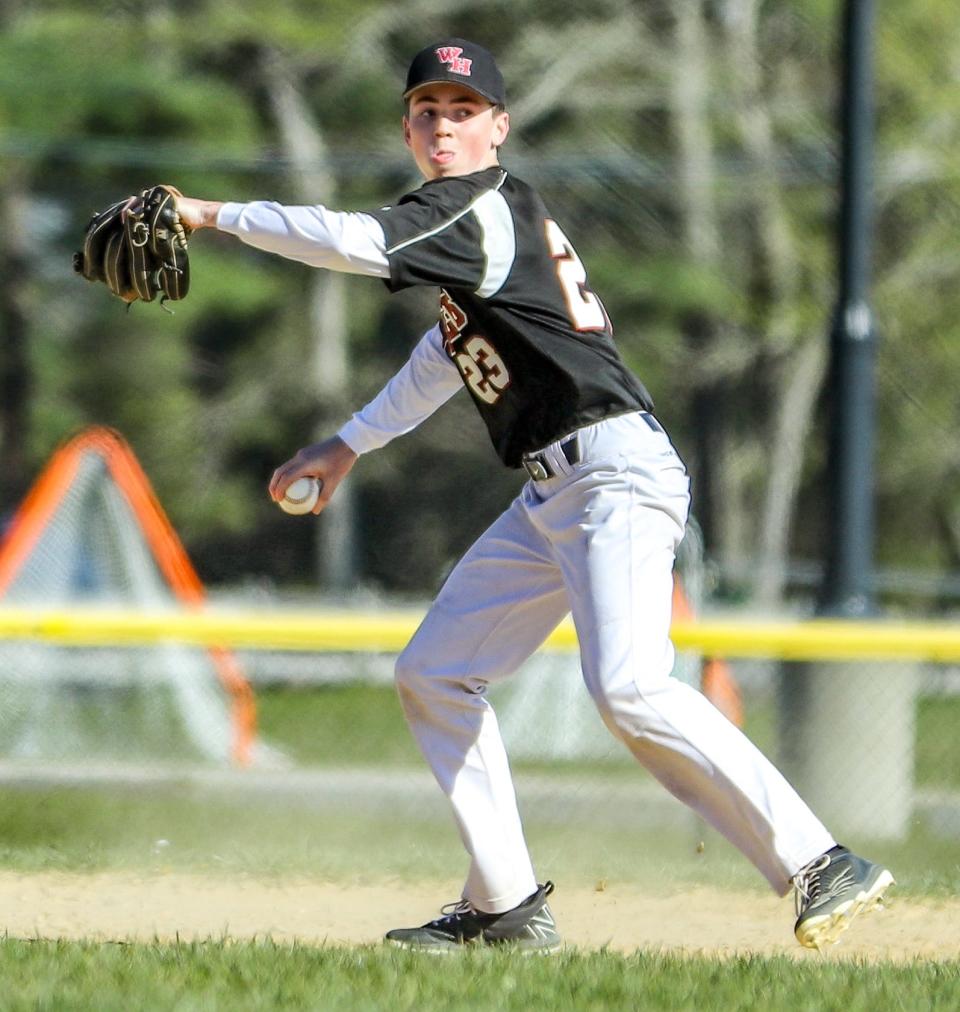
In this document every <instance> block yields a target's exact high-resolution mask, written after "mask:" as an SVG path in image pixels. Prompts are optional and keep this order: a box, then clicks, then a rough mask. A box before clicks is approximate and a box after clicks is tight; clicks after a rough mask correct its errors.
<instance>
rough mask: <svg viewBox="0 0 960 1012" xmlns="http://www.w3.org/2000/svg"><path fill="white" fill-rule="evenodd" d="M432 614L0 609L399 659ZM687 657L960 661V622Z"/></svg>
mask: <svg viewBox="0 0 960 1012" xmlns="http://www.w3.org/2000/svg"><path fill="white" fill-rule="evenodd" d="M421 617H422V612H418V611H392V612H359V611H333V610H316V611H308V612H287V611H277V612H269V611H267V612H264V611H257V612H244V611H230V612H218V611H216V610H213V609H208V610H201V611H195V612H194V611H190V612H184V611H156V612H140V611H122V610H106V609H99V608H97V609H92V608H85V609H80V608H72V609H70V610H69V611H64V610H55V609H36V608H0V639H19V640H39V641H44V642H49V643H55V644H61V645H74V646H136V645H142V644H150V643H159V642H164V641H173V642H179V643H188V644H196V645H200V646H225V647H232V648H234V649H238V650H239V649H254V650H298V651H332V652H353V651H356V652H367V653H376V652H384V653H395V652H397V651H399V650H400V649H402V647H403V646H404V644H405V643H406V642H407V640H408V639H409V638H410V636H411V635H412V634H413V632H414V630H415V629H416V627H417V625H418V623H419V621H420V619H421ZM672 632H673V640H674V643H675V644H676V646H677V648H678V649H679V650H687V651H692V652H695V653H700V654H704V655H706V656H714V657H779V658H783V659H787V660H844V659H850V660H870V659H877V660H883V659H896V658H910V659H917V660H929V661H937V662H949V661H960V623H957V624H955V625H954V624H950V623H935V622H892V621H887V620H881V619H877V620H872V621H848V620H840V619H811V620H806V621H794V622H785V621H763V620H760V619H736V620H733V619H730V620H728V619H724V620H701V621H696V622H676V623H675V624H674V626H673V631H672ZM576 646H577V639H576V633H575V631H574V629H573V625H572V624H571V623H570V622H569V621H566V622H564V623H562V624H561V625H560V626H559V627H558V628H557V629H556V631H555V632H554V633H553V635H552V636H550V638H549V639H548V640H547V642H546V644H545V645H544V647H545V649H547V650H554V651H570V650H575V649H576Z"/></svg>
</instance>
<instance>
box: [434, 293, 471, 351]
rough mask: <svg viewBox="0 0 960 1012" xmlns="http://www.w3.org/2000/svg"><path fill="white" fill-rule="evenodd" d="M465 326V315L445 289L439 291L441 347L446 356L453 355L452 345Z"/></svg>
mask: <svg viewBox="0 0 960 1012" xmlns="http://www.w3.org/2000/svg"><path fill="white" fill-rule="evenodd" d="M466 325H467V314H466V313H465V312H464V311H463V310H462V309H461V308H460V307H459V306H458V305H457V304H456V303H455V302H454V301H453V299H451V298H450V293H449V292H448V291H446V289H443V288H441V289H440V329H441V330H442V331H443V347H444V350H445V351H446V353H447V354H448V355H452V354H453V345H454V343H455V342H456V340H457V338H458V337H459V336H460V335H461V334H462V333H463V328H464V327H465V326H466Z"/></svg>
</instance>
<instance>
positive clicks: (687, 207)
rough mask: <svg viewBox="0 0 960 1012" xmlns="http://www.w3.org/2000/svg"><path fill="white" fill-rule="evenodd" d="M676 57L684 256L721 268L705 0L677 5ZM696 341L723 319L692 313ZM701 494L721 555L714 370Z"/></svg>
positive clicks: (725, 446)
mask: <svg viewBox="0 0 960 1012" xmlns="http://www.w3.org/2000/svg"><path fill="white" fill-rule="evenodd" d="M673 30H674V53H675V56H674V58H673V59H672V60H671V61H670V68H671V77H670V91H669V101H670V123H671V127H672V131H673V140H674V151H675V165H676V183H677V207H678V210H679V216H680V228H681V238H682V243H683V248H684V253H685V255H686V256H687V257H688V258H689V259H690V260H691V261H692V262H693V263H694V264H695V265H696V266H697V267H701V268H703V269H706V270H709V269H717V268H718V264H717V256H718V252H719V248H720V241H719V226H718V223H717V210H716V204H715V200H714V192H715V190H714V185H715V181H716V168H715V165H714V158H713V141H712V136H711V130H710V121H709V113H708V110H709V103H710V85H709V69H710V59H709V45H708V40H707V32H706V25H705V23H704V18H703V5H702V4H701V3H700V2H699V0H684V2H681V3H679V4H677V5H676V6H675V8H674V15H673ZM682 327H683V333H684V337H685V338H686V341H687V344H688V345H689V346H690V347H691V348H696V349H698V350H700V351H701V352H702V353H703V354H706V353H707V352H708V350H709V349H710V348H711V347H712V345H713V344H714V343H715V341H716V339H717V331H718V321H717V319H716V318H715V317H713V316H711V315H710V314H709V313H708V312H707V311H701V312H696V313H694V312H691V313H688V314H687V315H686V319H684V320H683V322H682ZM692 411H693V433H694V437H693V438H694V446H695V450H694V455H693V460H692V461H691V464H692V469H693V472H694V474H693V484H694V486H695V488H696V489H697V498H696V501H695V502H694V504H693V509H694V512H695V513H696V516H697V520H698V522H699V524H700V526H701V529H702V530H703V534H704V540H705V542H706V544H707V546H708V549H709V550H710V551H711V552H714V553H716V554H717V555H719V556H720V557H721V558H723V557H725V556H727V555H729V553H730V552H731V547H732V546H731V540H732V539H735V538H736V534H735V532H733V531H731V530H730V529H729V527H728V526H727V525H725V524H724V523H723V518H724V517H725V516H729V515H731V514H730V512H729V511H728V510H725V509H724V505H725V503H726V500H727V496H728V495H729V494H730V493H731V489H729V487H727V486H728V484H729V475H730V473H731V470H730V468H729V467H727V466H726V458H727V454H728V452H729V438H728V431H727V427H726V423H725V411H724V397H723V394H722V390H721V385H720V383H719V382H718V381H717V379H716V377H701V378H700V379H699V380H698V383H697V388H696V389H695V390H694V392H693V396H692Z"/></svg>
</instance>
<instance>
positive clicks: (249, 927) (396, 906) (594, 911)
mask: <svg viewBox="0 0 960 1012" xmlns="http://www.w3.org/2000/svg"><path fill="white" fill-rule="evenodd" d="M457 889H458V886H457V885H456V884H452V883H440V885H439V887H435V886H434V885H433V884H431V885H430V886H429V887H428V886H425V885H409V884H405V883H393V882H384V883H370V882H366V883H362V884H356V885H350V886H345V885H337V884H331V883H325V882H318V881H315V880H311V879H264V880H260V879H254V878H248V877H227V876H216V875H213V876H203V875H197V874H183V873H181V872H169V873H162V872H161V873H156V874H151V875H150V876H148V877H147V876H143V875H136V874H132V873H116V872H109V873H102V872H97V873H90V874H75V873H63V872H41V873H29V872H27V873H24V872H13V871H4V872H0V910H2V911H3V913H2V914H0V931H2V932H5V933H6V934H7V935H8V936H9V937H14V938H38V937H39V938H46V939H55V938H64V939H81V938H84V939H91V940H103V941H133V940H136V941H144V942H150V941H155V940H160V941H172V940H174V939H176V938H179V939H181V940H184V941H189V940H202V939H216V940H223V939H250V938H254V937H256V938H272V939H273V940H275V941H277V942H281V943H292V942H294V941H296V942H298V943H302V944H306V945H322V944H329V945H353V944H371V943H377V942H378V941H379V940H380V939H381V938H382V936H383V932H384V931H385V930H387V929H388V928H391V927H398V926H404V925H410V924H418V923H422V922H424V921H426V920H429V919H431V918H432V917H434V916H436V911H437V908H438V906H439V904H440V903H442V902H444V901H445V900H446V899H452V898H453V897H455V896H456V894H457ZM550 904H551V907H552V909H553V911H554V913H555V915H556V917H557V920H558V923H559V926H560V928H561V930H562V932H563V935H564V938H565V941H566V942H567V943H568V944H570V945H573V946H577V947H578V948H581V949H598V948H600V947H602V946H606V947H607V948H609V949H611V950H614V951H619V952H633V951H635V950H637V949H642V950H645V951H662V952H675V953H676V952H690V953H699V954H704V953H707V954H715V955H717V956H730V955H735V954H745V953H751V954H761V955H787V956H791V957H795V958H801V959H803V958H807V959H819V958H824V957H822V956H820V955H818V954H817V953H816V952H812V951H809V950H804V949H802V948H800V946H798V945H797V944H796V942H795V941H794V940H793V934H792V926H793V906H792V901H791V900H789V899H778V898H777V897H775V896H769V895H763V894H762V893H752V892H751V893H744V892H731V891H725V890H713V889H707V888H696V889H692V890H687V891H683V892H672V893H670V892H663V893H661V894H656V895H652V894H651V893H649V892H648V891H646V890H642V889H640V888H638V887H637V886H633V885H630V886H627V885H623V886H617V885H616V884H612V885H611V884H608V885H607V886H606V887H605V888H604V889H603V890H602V891H599V890H597V889H588V888H583V887H570V888H563V887H560V888H558V889H557V891H556V893H555V894H554V896H553V897H552V898H551V900H550ZM958 939H960V900H957V899H952V898H951V899H943V900H940V899H917V898H907V897H903V898H900V897H897V896H896V895H895V892H894V893H892V894H891V897H890V903H889V907H888V909H886V910H883V911H881V912H879V913H874V914H871V915H869V916H868V917H864V918H863V919H862V920H859V921H858V922H857V923H856V925H855V926H854V927H853V928H852V929H851V930H850V932H849V933H848V934H847V935H846V936H844V939H843V940H842V942H841V943H840V944H839V945H837V946H834V947H833V948H831V949H830V950H829V953H828V958H840V959H858V960H870V961H872V960H881V959H882V960H894V961H898V962H899V961H910V960H915V959H922V960H956V959H960V942H958Z"/></svg>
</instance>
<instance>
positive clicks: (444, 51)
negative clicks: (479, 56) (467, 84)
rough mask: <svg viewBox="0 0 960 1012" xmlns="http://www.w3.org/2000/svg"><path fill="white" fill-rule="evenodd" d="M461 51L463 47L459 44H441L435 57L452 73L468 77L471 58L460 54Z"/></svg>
mask: <svg viewBox="0 0 960 1012" xmlns="http://www.w3.org/2000/svg"><path fill="white" fill-rule="evenodd" d="M462 52H463V49H462V48H461V47H460V46H441V47H440V48H439V49H438V50H437V59H438V60H439V61H440V62H441V63H445V64H446V65H447V67H448V68H449V69H450V72H451V73H452V74H462V75H463V76H464V77H469V76H470V66H471V64H472V63H473V60H468V59H466V58H465V57H463V56H461V55H460V54H461V53H462Z"/></svg>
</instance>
